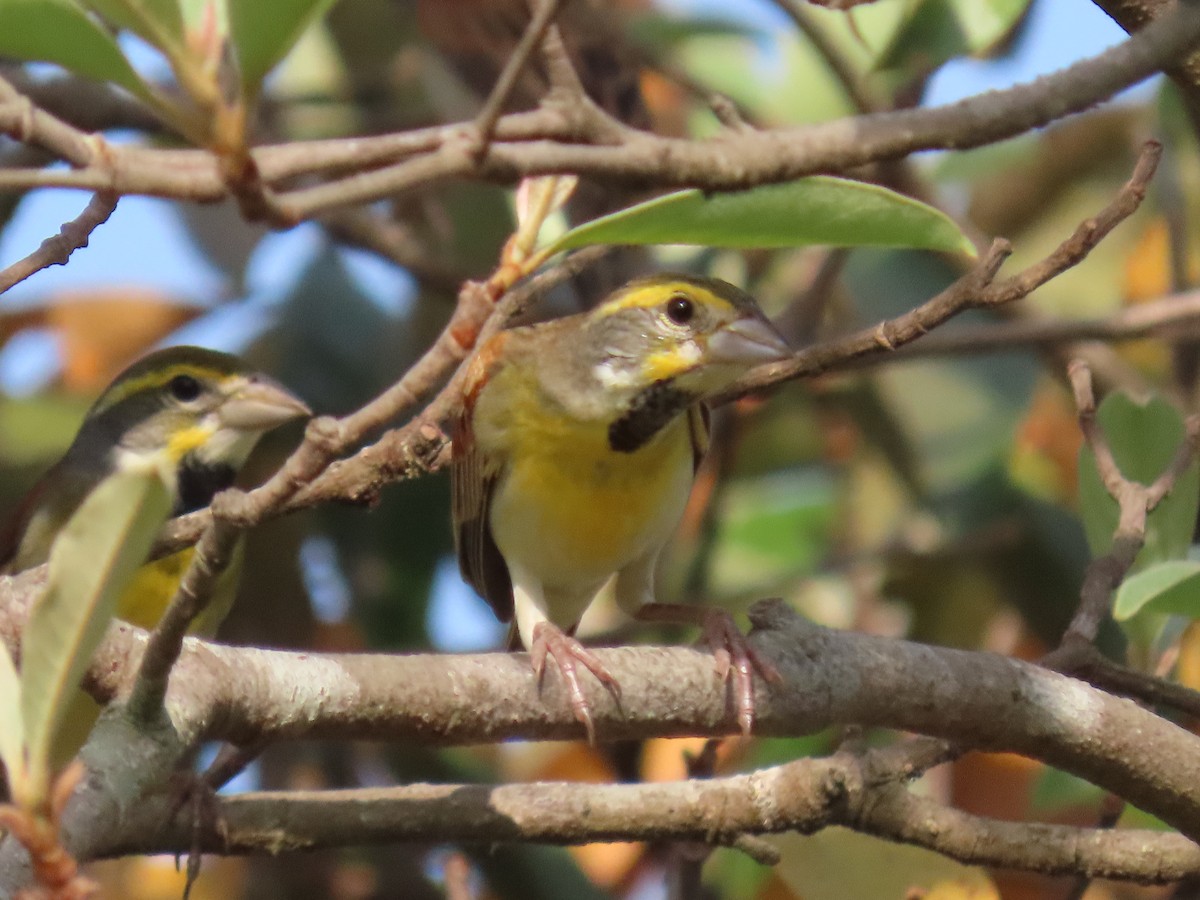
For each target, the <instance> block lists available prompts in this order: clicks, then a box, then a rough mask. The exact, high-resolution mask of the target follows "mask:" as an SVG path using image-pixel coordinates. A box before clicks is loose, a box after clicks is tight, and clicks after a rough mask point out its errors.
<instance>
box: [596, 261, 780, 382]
mask: <svg viewBox="0 0 1200 900" xmlns="http://www.w3.org/2000/svg"><path fill="white" fill-rule="evenodd" d="M584 330H585V331H586V332H587V335H588V336H587V341H588V343H589V344H590V345H591V346H592V347H595V348H597V349H598V350H599V352H600V354H601V356H600V359H599V360H598V361H597V362H596V364H595V366H594V373H595V375H596V377H597V379H598V380H599V381H600V382H601V383H603V384H604V385H605V386H606V387H609V388H612V389H616V390H618V391H631V392H633V393H635V394H636V393H639V392H641V391H642V390H645V389H646V388H649V387H650V386H652V385H655V384H661V383H670V384H671V385H672V386H673V387H674V388H676V389H678V390H679V391H681V392H683V393H685V394H687V395H688V396H690V397H693V398H696V399H703V398H705V397H708V396H711V395H713V394H715V393H718V392H719V391H721V390H722V389H724V388H726V387H728V386H729V385H730V384H732V383H733V382H734V381H735V380H736V379H737V378H738V377H740V376H741V375H742V374H744V373H745V372H746V371H748V370H749V369H751V368H753V367H754V366H756V365H758V364H760V363H767V362H775V361H778V360H782V359H785V358H787V357H788V356H789V355H790V354H791V350H790V348H789V347H788V345H787V342H786V341H784V339H783V337H782V336H781V335H780V334H779V332H778V331H776V330H775V328H774V326H772V325H771V323H770V322H769V321H768V320H767V318H766V316H765V315H763V312H762V310H761V309H759V307H758V304H757V303H755V302H754V299H753V298H752V297H751V296H750V295H749V294H747V293H746V292H745V291H743V290H741V289H740V288H737V287H734V286H733V285H732V284H729V283H728V282H725V281H720V280H718V279H715V278H700V277H696V276H692V275H679V274H662V275H654V276H651V277H649V278H644V279H640V280H637V281H633V282H631V283H629V284H628V285H626V286H625V287H623V288H622V289H621V290H620V291H618V292H617V293H616V294H614V295H613V296H612V297H610V298H609V299H608V300H606V301H605V302H604V303H602V304H601V305H600V306H598V307H596V308H595V309H594V310H592V311H591V312H590V313H588V314H587V318H586V324H585V329H584Z"/></svg>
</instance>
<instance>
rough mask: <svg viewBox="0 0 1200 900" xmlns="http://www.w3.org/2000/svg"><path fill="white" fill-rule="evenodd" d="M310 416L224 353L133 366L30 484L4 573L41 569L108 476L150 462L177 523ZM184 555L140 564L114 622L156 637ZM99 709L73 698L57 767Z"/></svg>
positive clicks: (216, 608) (206, 627) (224, 601)
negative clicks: (275, 436) (266, 445)
mask: <svg viewBox="0 0 1200 900" xmlns="http://www.w3.org/2000/svg"><path fill="white" fill-rule="evenodd" d="M309 415H311V411H310V410H309V408H308V407H307V406H306V405H305V404H304V402H303V401H301V400H300V399H299V398H298V397H296V396H295V395H294V394H292V393H291V392H289V391H288V390H287V389H286V388H284V387H283V386H282V385H280V384H278V383H276V382H275V381H273V380H272V379H270V378H268V377H267V376H265V375H262V374H260V373H258V372H255V371H254V370H252V369H250V368H249V367H248V366H247V365H246V364H245V363H244V362H242V361H241V360H240V359H238V358H237V357H235V356H231V355H230V354H227V353H219V352H217V351H215V350H207V349H203V348H200V347H188V346H175V347H168V348H166V349H163V350H159V351H156V352H153V353H151V354H149V355H148V356H145V357H144V358H142V359H141V360H139V361H137V362H135V363H133V364H132V365H131V366H129V367H128V368H127V369H125V371H123V372H122V373H121V374H120V375H118V376H117V377H116V379H115V380H114V381H113V382H112V383H111V384H110V385H109V386H108V387H107V388H106V389H105V390H104V392H103V393H102V394H101V395H100V397H99V398H98V399H97V400H96V401H95V403H94V404H93V405H92V407H91V408H90V409H89V410H88V412H87V414H86V415H85V416H84V419H83V423H82V424H81V425H80V427H79V431H78V432H77V433H76V435H75V438H74V440H73V441H72V443H71V445H70V447H69V448H68V449H67V451H66V453H65V454H64V455H63V457H62V459H60V460H59V461H58V462H57V463H56V464H55V465H54V466H52V467H51V468H50V469H49V470H48V471H47V472H46V473H45V474H44V475H43V476H42V477H41V479H40V480H39V481H38V482H37V483H36V484H35V485H34V487H33V488H32V489H31V490H30V492H29V493H28V494H27V495H26V497H25V499H24V500H23V501H22V502H21V504H20V505H19V506H18V507H17V510H16V513H15V514H14V516H13V518H12V519H11V521H10V522H9V524H8V527H7V528H6V530H5V531H4V532H3V533H0V573H15V572H20V571H23V570H25V569H29V568H32V567H34V566H37V565H40V564H41V563H44V562H46V560H47V559H48V557H49V554H50V548H51V547H52V546H53V544H54V539H55V537H56V536H57V535H58V534H59V532H60V531H61V530H62V528H63V527H64V526H65V525H66V523H67V521H68V520H69V519H70V517H71V515H72V513H74V512H75V510H76V509H78V508H79V506H80V504H81V503H82V502H83V501H84V499H85V498H86V497H87V496H88V494H89V493H90V492H91V491H92V490H93V489H94V488H95V487H96V486H97V485H98V484H100V482H102V481H103V480H104V479H105V478H106V477H107V476H109V475H111V474H113V473H114V472H116V471H119V470H121V469H123V468H125V467H129V466H144V465H145V464H146V463H149V462H154V463H158V464H160V465H161V466H162V467H163V468H165V469H166V470H167V471H168V472H170V473H173V475H174V480H173V483H171V484H169V485H168V487H169V489H170V490H171V492H172V497H173V509H172V514H173V515H182V514H184V513H188V512H192V511H194V510H198V509H202V508H204V507H206V506H208V505H209V503H210V502H211V501H212V498H213V497H214V496H215V495H216V493H217V492H218V491H221V490H223V489H225V488H227V487H230V486H231V485H232V484H233V482H234V479H235V477H236V476H237V473H238V470H239V469H240V468H241V466H242V464H243V463H244V462H245V461H246V458H247V457H248V456H249V455H250V451H251V450H252V449H253V448H254V445H255V444H256V443H257V442H258V439H259V438H260V437H262V435H263V434H265V433H266V432H268V431H270V430H271V429H273V428H275V427H276V426H278V425H281V424H283V423H284V422H287V421H289V420H291V419H296V418H299V417H303V416H309ZM241 549H242V548H241V544H240V542H239V544H238V547H237V549H236V550H235V553H234V558H233V562H232V564H231V565H230V566H229V568H228V569H226V571H225V572H224V573H223V574H222V575H221V577H220V580H219V581H218V584H217V586H216V589H215V591H214V593H213V596H212V597H211V599H210V602H209V604H208V606H207V607H206V608H205V610H204V612H203V613H202V614H201V615H200V616H199V617H198V618H197V620H196V621H195V622H194V623H193V625H192V632H193V633H195V634H198V635H201V636H211V635H212V634H214V633H215V632H216V630H217V626H218V625H220V623H221V621H222V619H224V618H225V615H226V613H228V611H229V608H230V606H231V605H232V603H233V599H234V595H235V593H236V591H237V583H238V576H239V569H240V563H241V556H242V553H241ZM194 552H195V551H194V549H193V548H190V547H189V548H186V549H184V550H180V551H178V552H176V553H173V554H171V555H169V556H164V557H162V558H161V559H157V560H154V561H152V562H147V563H146V564H145V565H143V566H141V567H140V568H139V569H138V570H137V572H136V573H135V574H134V577H133V580H132V582H131V583H130V584H129V586H128V587H126V588H125V590H124V591H123V592H122V594H121V596H120V597H119V598H118V601H117V617H118V618H120V619H123V620H124V621H126V622H129V623H131V624H133V625H137V626H139V627H142V628H147V629H149V628H153V627H154V626H155V625H156V624H157V623H158V620H159V619H160V618H161V616H162V615H163V613H164V612H165V611H166V608H167V606H168V604H169V603H170V602H171V599H172V598H173V597H174V595H175V590H176V588H177V587H178V585H179V582H180V580H181V579H182V577H183V574H184V572H185V571H186V570H187V567H188V564H189V563H190V562H191V559H192V555H193V553H194ZM98 712H99V709H98V707H97V706H96V705H95V704H94V703H92V702H91V701H90V698H87V697H86V696H85V695H83V694H82V692H81V693H80V695H79V697H78V698H77V699H76V701H75V703H74V705H73V706H72V708H71V709H70V710H69V711H68V714H67V717H66V720H65V721H64V724H63V727H62V729H61V731H60V733H59V734H58V736H57V737H56V740H55V756H56V757H57V760H56V761H57V762H59V763H64V762H66V761H68V760H69V759H70V758H71V757H73V756H74V755H75V753H76V752H77V751H78V749H79V747H80V746H81V745H82V742H83V740H84V738H86V736H87V733H88V732H89V731H90V729H91V726H92V724H93V723H94V721H95V717H96V715H97V714H98Z"/></svg>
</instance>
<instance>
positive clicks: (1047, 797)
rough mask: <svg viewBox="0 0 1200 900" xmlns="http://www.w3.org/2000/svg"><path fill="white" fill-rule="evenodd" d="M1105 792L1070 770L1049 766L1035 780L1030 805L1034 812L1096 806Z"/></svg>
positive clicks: (1048, 812)
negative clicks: (1065, 770)
mask: <svg viewBox="0 0 1200 900" xmlns="http://www.w3.org/2000/svg"><path fill="white" fill-rule="evenodd" d="M1104 793H1105V792H1104V789H1103V788H1098V787H1096V786H1095V785H1094V784H1092V783H1091V782H1088V781H1085V780H1084V779H1082V778H1079V777H1078V776H1076V775H1072V774H1071V773H1070V772H1064V771H1062V770H1061V769H1055V768H1051V767H1050V766H1047V767H1046V768H1045V769H1043V770H1042V771H1041V773H1040V774H1039V775H1038V777H1037V779H1036V780H1035V781H1034V782H1033V795H1032V796H1031V797H1030V798H1029V805H1030V808H1031V809H1032V810H1033V811H1034V812H1039V813H1043V814H1052V813H1061V812H1062V811H1063V810H1066V809H1071V808H1078V807H1089V806H1096V805H1098V804H1099V803H1100V801H1101V800H1103V799H1104Z"/></svg>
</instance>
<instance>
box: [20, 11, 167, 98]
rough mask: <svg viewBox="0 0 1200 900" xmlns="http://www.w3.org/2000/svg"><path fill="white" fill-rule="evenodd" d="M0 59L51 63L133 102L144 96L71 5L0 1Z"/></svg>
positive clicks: (114, 49) (107, 39) (104, 38)
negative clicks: (121, 91)
mask: <svg viewBox="0 0 1200 900" xmlns="http://www.w3.org/2000/svg"><path fill="white" fill-rule="evenodd" d="M0 56H9V57H12V58H14V59H21V60H28V61H31V62H49V63H56V64H57V65H60V66H62V67H63V68H64V69H69V70H70V71H72V72H74V73H76V74H77V75H82V76H84V77H85V78H92V79H95V80H97V81H111V82H112V83H113V84H118V85H120V86H121V87H123V88H125V89H126V90H128V91H130V92H132V93H134V94H137V95H138V96H139V97H143V98H145V97H147V96H148V95H149V93H150V89H149V88H148V87H147V86H146V85H145V84H144V83H143V82H142V80H141V78H139V77H138V74H137V72H135V71H134V69H133V66H131V65H130V64H129V60H127V59H126V58H125V54H123V53H122V52H121V49H120V47H118V46H117V42H116V41H115V40H113V38H112V36H111V35H109V34H108V33H107V32H105V31H104V29H102V28H101V27H100V26H99V25H97V24H96V23H95V22H93V21H92V20H91V19H90V18H89V17H88V15H87V13H85V12H84V11H83V10H82V9H81V8H80V7H79V6H77V5H76V4H75V3H73V2H71V0H0Z"/></svg>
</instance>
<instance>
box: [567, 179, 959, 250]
mask: <svg viewBox="0 0 1200 900" xmlns="http://www.w3.org/2000/svg"><path fill="white" fill-rule="evenodd" d="M591 244H697V245H701V246H707V247H734V248H769V247H798V246H802V245H805V244H828V245H832V246H841V247H860V246H876V247H917V248H921V249H926V250H945V251H948V252H962V253H968V254H972V255H973V254H974V248H973V247H972V245H971V243H970V241H968V240H967V238H966V236H965V235H963V233H962V232H961V231H959V230H958V226H957V225H955V224H954V222H953V221H952V220H951V219H950V218H949V217H948V216H946V215H945V214H943V213H941V212H939V211H938V210H936V209H934V208H933V207H931V206H926V205H925V204H924V203H920V202H918V201H916V200H913V199H912V198H910V197H905V196H903V195H902V194H897V193H896V192H894V191H889V190H888V189H886V188H881V187H879V186H877V185H872V184H864V183H863V182H860V181H849V180H847V179H844V178H831V177H827V176H823V175H821V176H814V177H812V178H802V179H800V180H798V181H790V182H787V183H786V184H772V185H765V186H763V187H757V188H753V189H751V190H748V191H736V192H733V193H721V194H706V193H704V192H703V191H700V190H695V189H692V190H686V191H679V192H677V193H674V194H667V195H666V196H664V197H656V198H655V199H653V200H648V201H647V202H645V203H639V204H637V205H636V206H631V207H629V208H628V209H623V210H620V211H618V212H615V213H612V214H611V215H607V216H603V217H602V218H599V219H594V220H593V221H591V222H585V223H584V224H582V225H580V226H579V227H577V228H573V229H571V230H570V231H568V232H567V233H566V234H564V235H563V236H562V237H560V238H559V239H558V240H557V241H555V242H554V243H553V244H551V246H550V251H551V252H555V253H556V252H558V251H560V250H569V249H572V248H575V247H586V246H588V245H591Z"/></svg>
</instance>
